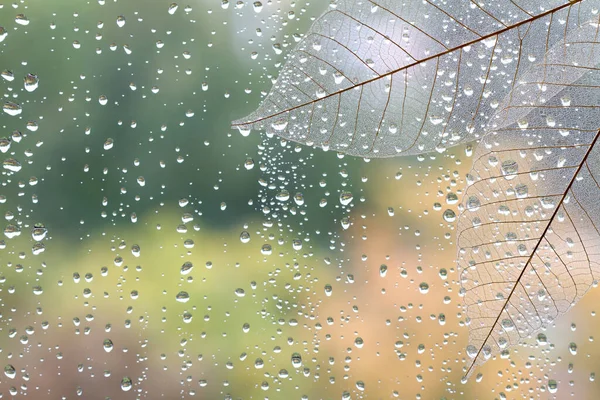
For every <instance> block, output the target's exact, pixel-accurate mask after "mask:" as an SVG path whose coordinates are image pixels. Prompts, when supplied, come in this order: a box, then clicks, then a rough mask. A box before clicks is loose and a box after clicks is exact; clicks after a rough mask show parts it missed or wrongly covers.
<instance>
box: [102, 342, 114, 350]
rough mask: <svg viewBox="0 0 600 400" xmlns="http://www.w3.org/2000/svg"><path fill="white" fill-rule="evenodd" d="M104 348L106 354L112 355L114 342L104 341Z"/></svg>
mask: <svg viewBox="0 0 600 400" xmlns="http://www.w3.org/2000/svg"><path fill="white" fill-rule="evenodd" d="M103 347H104V351H105V352H107V353H110V352H111V351H112V350H113V348H114V345H113V342H112V340H110V339H104V343H103Z"/></svg>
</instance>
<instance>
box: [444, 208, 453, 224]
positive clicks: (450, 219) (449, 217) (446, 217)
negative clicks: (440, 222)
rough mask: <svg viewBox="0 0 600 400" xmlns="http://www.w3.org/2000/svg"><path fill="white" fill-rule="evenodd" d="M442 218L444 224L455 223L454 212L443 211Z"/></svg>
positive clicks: (449, 210)
mask: <svg viewBox="0 0 600 400" xmlns="http://www.w3.org/2000/svg"><path fill="white" fill-rule="evenodd" d="M443 217H444V221H446V222H454V221H456V213H455V212H454V210H451V209H447V210H446V211H444V214H443Z"/></svg>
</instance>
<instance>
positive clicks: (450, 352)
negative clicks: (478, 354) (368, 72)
mask: <svg viewBox="0 0 600 400" xmlns="http://www.w3.org/2000/svg"><path fill="white" fill-rule="evenodd" d="M0 1H2V0H0ZM327 6H328V2H321V1H314V2H307V1H291V0H280V1H276V0H263V1H261V2H252V1H247V0H246V1H235V0H231V1H226V0H196V1H193V2H190V3H171V2H169V1H160V0H144V1H142V0H127V1H125V0H121V1H116V0H91V1H88V2H82V1H75V0H58V1H52V2H49V1H42V0H28V1H18V2H10V3H9V2H4V3H0V70H1V71H2V72H1V74H2V77H1V78H0V93H1V94H2V96H3V98H2V103H3V112H2V113H1V114H0V151H1V152H2V154H1V156H2V161H3V169H2V175H1V176H0V212H1V215H2V216H3V218H4V221H3V226H2V228H3V230H4V231H3V232H4V235H3V237H2V239H1V241H0V307H1V308H0V313H1V314H0V358H1V359H2V367H3V368H4V374H2V375H0V398H32V399H72V398H77V397H82V398H85V399H159V398H164V399H179V398H193V397H195V398H201V399H238V398H239V399H284V398H285V399H361V398H373V399H387V398H403V399H414V398H417V399H441V398H448V399H450V398H459V399H475V398H484V399H489V398H567V397H572V396H575V397H577V398H585V399H592V398H597V397H598V396H600V388H599V387H598V384H597V382H596V381H595V370H596V369H597V368H598V366H599V364H600V363H599V362H598V357H599V356H600V349H599V347H598V346H597V345H595V343H594V333H595V331H597V330H598V329H599V328H600V322H599V321H598V318H596V311H595V306H596V303H597V301H598V294H597V292H596V291H595V290H592V292H591V293H590V294H589V295H588V296H586V297H585V298H584V300H583V301H582V302H581V303H579V304H578V305H577V306H576V307H575V308H574V309H573V310H572V311H571V312H570V313H569V314H568V315H566V316H564V317H562V318H561V319H560V320H558V321H557V326H555V327H553V328H552V329H549V330H548V331H547V332H544V334H545V335H546V336H547V339H548V340H547V342H540V341H535V340H531V341H530V342H529V343H526V344H524V345H523V346H522V347H519V348H517V349H513V351H512V354H511V358H509V359H498V360H493V361H489V362H488V363H487V364H485V365H484V366H483V367H481V368H480V369H479V370H478V371H476V373H475V374H474V376H473V377H471V379H470V380H468V381H463V382H461V377H462V369H463V367H464V366H465V360H466V358H467V357H466V354H465V352H464V348H465V346H466V343H467V335H468V332H467V329H466V327H464V325H463V323H462V322H461V321H463V320H464V316H462V314H461V308H460V304H461V299H460V298H459V296H458V288H459V287H458V285H457V274H456V271H455V268H454V265H455V263H454V259H455V253H456V248H455V243H454V230H453V220H454V217H453V213H452V211H454V212H455V213H456V212H457V208H456V207H457V202H456V201H455V200H453V198H454V197H455V196H454V195H456V196H458V198H460V195H461V192H462V188H463V186H464V180H463V177H464V176H465V174H466V173H467V172H468V170H469V167H470V162H471V160H470V159H469V154H470V153H471V152H470V149H469V148H467V147H460V148H454V149H451V150H449V151H447V152H446V153H445V154H443V155H440V154H435V155H434V154H431V155H425V156H420V157H407V158H396V159H386V160H362V159H357V158H351V157H343V156H342V155H339V154H335V153H331V152H324V151H322V150H320V149H313V148H308V147H304V146H300V145H296V144H294V143H289V142H285V141H284V142H282V141H281V140H279V139H277V138H269V137H266V136H265V135H264V134H262V133H260V132H252V133H251V134H250V135H249V136H248V137H244V136H242V135H240V134H239V133H238V132H237V131H232V130H231V129H230V127H229V122H230V121H231V120H232V119H235V118H239V117H242V116H244V115H246V114H248V113H249V112H251V111H253V110H254V109H255V108H256V107H257V106H258V105H259V103H260V101H261V98H262V97H264V96H265V95H266V93H267V92H268V90H269V89H270V87H271V84H272V79H275V77H276V76H277V71H278V69H279V68H280V67H281V63H282V62H283V61H284V56H285V54H286V53H287V52H288V51H289V49H290V48H291V47H293V46H294V44H295V43H296V42H297V41H298V40H299V39H300V38H301V36H302V33H303V32H305V31H306V30H307V28H308V27H309V26H310V24H311V22H312V20H313V19H314V18H315V17H317V16H318V15H319V14H320V13H322V12H323V11H324V10H325V9H326V7H327ZM447 210H451V211H447ZM444 216H445V217H444ZM478 374H479V375H478Z"/></svg>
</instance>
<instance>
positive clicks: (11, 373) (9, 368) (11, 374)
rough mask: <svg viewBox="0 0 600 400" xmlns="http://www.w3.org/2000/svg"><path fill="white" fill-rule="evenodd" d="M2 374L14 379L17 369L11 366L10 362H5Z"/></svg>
mask: <svg viewBox="0 0 600 400" xmlns="http://www.w3.org/2000/svg"><path fill="white" fill-rule="evenodd" d="M4 375H6V376H7V377H8V378H10V379H15V376H16V375H17V370H15V367H13V366H12V365H11V364H7V365H6V366H5V367H4Z"/></svg>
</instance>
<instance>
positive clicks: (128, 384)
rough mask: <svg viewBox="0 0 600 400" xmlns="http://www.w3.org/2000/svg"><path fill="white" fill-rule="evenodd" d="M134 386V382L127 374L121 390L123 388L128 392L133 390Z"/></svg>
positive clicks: (122, 381) (122, 380)
mask: <svg viewBox="0 0 600 400" xmlns="http://www.w3.org/2000/svg"><path fill="white" fill-rule="evenodd" d="M132 387H133V382H132V381H131V379H130V378H129V377H128V376H125V377H123V379H121V390H123V391H124V392H128V391H129V390H131V388H132Z"/></svg>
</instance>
